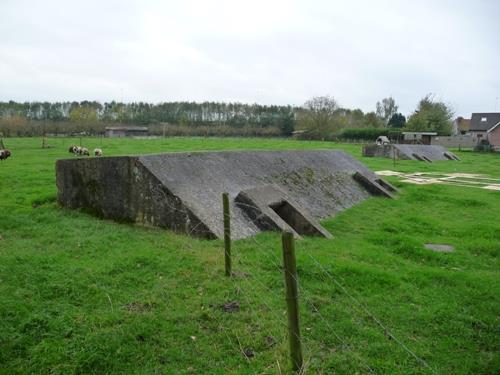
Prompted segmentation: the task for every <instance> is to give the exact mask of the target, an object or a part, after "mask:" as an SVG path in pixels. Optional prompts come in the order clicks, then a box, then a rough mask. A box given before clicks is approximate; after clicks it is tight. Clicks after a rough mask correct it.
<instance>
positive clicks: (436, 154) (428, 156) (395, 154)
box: [363, 144, 460, 163]
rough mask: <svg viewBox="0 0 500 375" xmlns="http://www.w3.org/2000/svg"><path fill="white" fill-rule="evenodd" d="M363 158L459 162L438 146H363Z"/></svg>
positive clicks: (451, 154) (454, 156) (450, 153)
mask: <svg viewBox="0 0 500 375" xmlns="http://www.w3.org/2000/svg"><path fill="white" fill-rule="evenodd" d="M363 156H369V157H386V158H391V159H392V158H396V159H403V160H419V161H425V162H428V163H432V162H433V161H438V160H460V158H459V157H458V156H457V155H455V154H454V153H452V152H450V151H448V150H446V148H444V147H443V146H440V145H413V144H389V145H366V146H363Z"/></svg>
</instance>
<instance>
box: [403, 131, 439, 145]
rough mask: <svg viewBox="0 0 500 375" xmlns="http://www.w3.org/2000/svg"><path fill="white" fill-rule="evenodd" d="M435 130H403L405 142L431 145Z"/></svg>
mask: <svg viewBox="0 0 500 375" xmlns="http://www.w3.org/2000/svg"><path fill="white" fill-rule="evenodd" d="M436 135H437V133H434V132H403V143H414V144H423V145H430V144H431V139H432V137H435V136H436Z"/></svg>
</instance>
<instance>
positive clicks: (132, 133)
mask: <svg viewBox="0 0 500 375" xmlns="http://www.w3.org/2000/svg"><path fill="white" fill-rule="evenodd" d="M148 134H149V131H148V128H146V127H142V126H107V127H106V128H105V136H106V137H137V136H147V135H148Z"/></svg>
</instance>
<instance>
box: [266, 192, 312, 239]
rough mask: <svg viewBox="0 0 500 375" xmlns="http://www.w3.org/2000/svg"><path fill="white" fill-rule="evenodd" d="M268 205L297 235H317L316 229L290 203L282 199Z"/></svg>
mask: <svg viewBox="0 0 500 375" xmlns="http://www.w3.org/2000/svg"><path fill="white" fill-rule="evenodd" d="M269 207H270V208H271V209H272V210H273V211H274V212H276V213H277V214H278V216H279V217H280V218H282V219H283V221H284V222H285V223H287V224H288V225H290V226H291V227H292V228H293V230H294V231H295V232H297V233H298V234H299V235H306V236H307V235H309V236H311V235H312V236H314V235H319V234H320V233H318V230H317V229H316V228H315V227H314V226H313V225H312V224H311V223H310V222H309V221H308V220H307V219H306V218H305V217H304V216H303V215H302V214H301V213H300V212H299V211H298V210H297V209H296V208H295V207H293V206H292V205H291V204H290V203H288V202H287V201H285V200H282V201H280V202H278V203H274V204H271V205H269Z"/></svg>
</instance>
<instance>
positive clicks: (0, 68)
mask: <svg viewBox="0 0 500 375" xmlns="http://www.w3.org/2000/svg"><path fill="white" fill-rule="evenodd" d="M499 20H500V1H498V0H474V1H472V0H469V1H459V0H456V1H452V0H450V1H446V0H442V1H440V0H434V1H430V0H429V1H424V0H420V1H414V0H413V1H403V0H401V1H389V0H387V1H386V0H382V1H380V0H379V1H369V0H366V1H353V0H350V1H347V0H346V1H334V0H325V1H313V0H309V1H306V0H304V1H273V0H262V1H261V0H245V1H237V0H232V1H221V0H210V1H208V0H206V1H188V0H185V1H167V0H164V1H161V0H157V1H154V0H150V1H147V0H146V1H140V0H136V1H132V0H99V1H94V0H85V1H71V0H64V1H63V0H61V1H57V0H44V1H41V0H40V1H37V0H31V1H27V0H0V101H6V100H16V101H30V100H47V101H73V100H78V101H80V100H99V101H111V100H117V101H148V102H161V101H179V100H189V101H239V102H246V103H261V104H292V105H301V104H303V103H304V102H305V101H306V100H307V99H309V98H310V97H312V96H318V95H332V96H334V97H335V98H336V99H337V100H338V101H339V103H340V104H341V105H342V106H344V107H348V108H361V109H362V110H363V111H372V110H374V109H375V103H376V102H377V100H380V99H382V98H384V97H387V96H393V97H394V98H395V99H396V102H397V103H398V104H399V106H400V110H401V111H402V113H403V114H405V115H406V114H408V113H409V112H410V111H412V110H413V109H414V108H415V106H416V103H417V102H418V100H419V99H420V98H421V97H422V96H423V95H425V94H426V93H434V94H435V95H436V97H437V98H439V99H441V100H443V101H445V102H447V103H449V104H451V105H452V106H453V108H454V109H455V112H456V114H457V115H463V116H470V113H471V112H480V111H494V110H495V106H496V110H498V111H500V21H499Z"/></svg>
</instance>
